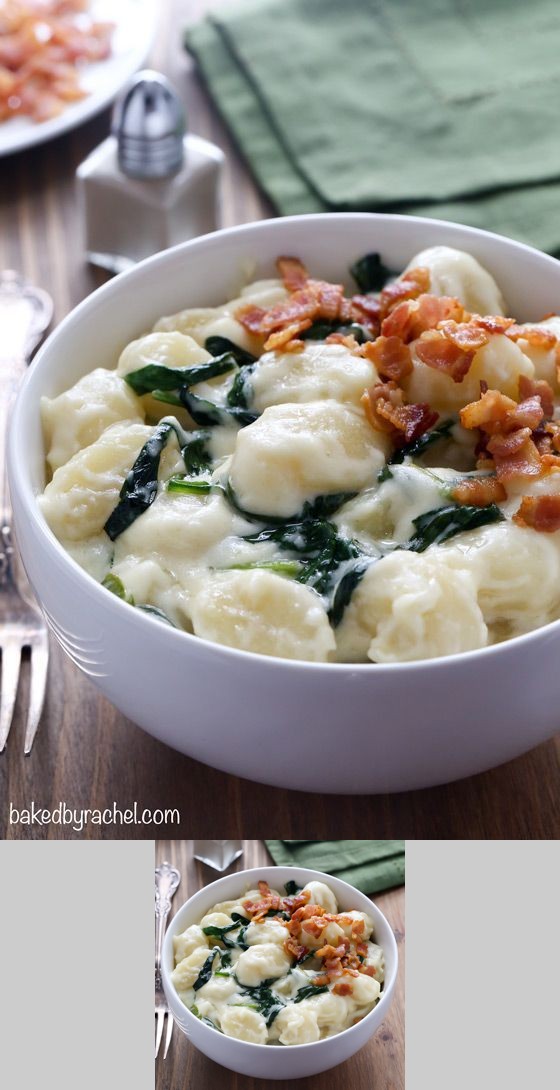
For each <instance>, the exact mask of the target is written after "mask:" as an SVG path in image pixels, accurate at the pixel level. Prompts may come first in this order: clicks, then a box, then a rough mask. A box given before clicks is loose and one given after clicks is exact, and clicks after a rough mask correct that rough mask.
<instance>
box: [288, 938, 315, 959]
mask: <svg viewBox="0 0 560 1090" xmlns="http://www.w3.org/2000/svg"><path fill="white" fill-rule="evenodd" d="M283 945H284V950H285V951H286V953H287V954H288V956H289V957H292V958H295V959H296V961H301V960H302V958H304V957H305V956H306V954H308V953H309V950H308V948H307V946H300V944H299V943H298V942H296V939H295V937H294V936H293V935H290V937H289V939H286V942H285V943H284V944H283Z"/></svg>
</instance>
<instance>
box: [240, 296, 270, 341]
mask: <svg viewBox="0 0 560 1090" xmlns="http://www.w3.org/2000/svg"><path fill="white" fill-rule="evenodd" d="M265 314H266V310H263V308H262V307H256V306H255V304H254V303H245V305H244V306H242V307H238V308H237V310H236V312H235V317H236V318H237V320H238V322H241V325H242V326H244V327H245V329H247V330H248V331H249V333H254V334H260V333H261V325H262V322H263V320H264V317H265Z"/></svg>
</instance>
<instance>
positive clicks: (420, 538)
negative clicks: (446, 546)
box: [398, 503, 504, 553]
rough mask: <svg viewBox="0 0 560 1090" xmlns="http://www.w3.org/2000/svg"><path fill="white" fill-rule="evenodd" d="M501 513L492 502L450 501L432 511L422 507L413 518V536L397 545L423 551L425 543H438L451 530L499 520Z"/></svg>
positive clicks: (427, 544)
mask: <svg viewBox="0 0 560 1090" xmlns="http://www.w3.org/2000/svg"><path fill="white" fill-rule="evenodd" d="M503 520H504V515H503V514H502V512H501V511H500V508H499V507H497V506H496V504H495V503H490V504H488V506H487V507H473V506H469V505H467V504H464V505H461V504H450V505H449V506H448V507H437V508H436V509H435V510H433V511H426V513H425V514H423V515H419V516H418V518H415V519H413V520H412V521H413V523H414V526H415V529H416V533H415V535H414V537H412V538H410V540H409V541H405V543H404V545H400V546H398V548H401V549H408V550H410V552H414V553H423V552H424V550H425V549H427V548H428V546H429V545H439V544H441V542H442V541H447V540H448V539H449V538H450V537H454V536H455V534H461V533H463V531H465V530H474V529H476V528H477V527H478V526H485V525H486V524H487V523H491V522H502V521H503Z"/></svg>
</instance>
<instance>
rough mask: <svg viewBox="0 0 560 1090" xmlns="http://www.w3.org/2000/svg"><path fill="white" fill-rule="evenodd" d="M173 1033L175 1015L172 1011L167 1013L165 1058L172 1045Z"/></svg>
mask: <svg viewBox="0 0 560 1090" xmlns="http://www.w3.org/2000/svg"><path fill="white" fill-rule="evenodd" d="M172 1033H173V1015H172V1013H171V1011H168V1012H167V1034H166V1037H165V1048H164V1050H163V1058H164V1060H165V1057H166V1056H167V1052H168V1049H169V1045H170V1043H171V1034H172Z"/></svg>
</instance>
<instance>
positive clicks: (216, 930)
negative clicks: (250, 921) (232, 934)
mask: <svg viewBox="0 0 560 1090" xmlns="http://www.w3.org/2000/svg"><path fill="white" fill-rule="evenodd" d="M238 927H239V924H238V922H237V920H236V921H235V922H234V923H230V924H228V925H227V927H213V926H212V927H203V928H202V931H203V934H204V935H211V936H212V938H213V939H223V937H224V935H227V933H228V931H234V930H236V929H237V928H238Z"/></svg>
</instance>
